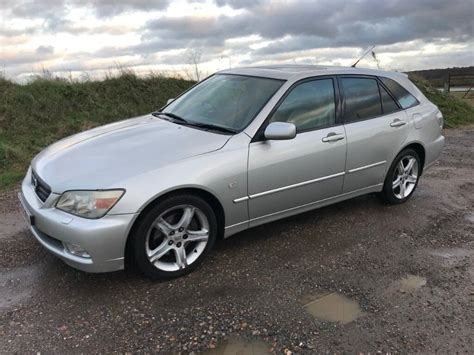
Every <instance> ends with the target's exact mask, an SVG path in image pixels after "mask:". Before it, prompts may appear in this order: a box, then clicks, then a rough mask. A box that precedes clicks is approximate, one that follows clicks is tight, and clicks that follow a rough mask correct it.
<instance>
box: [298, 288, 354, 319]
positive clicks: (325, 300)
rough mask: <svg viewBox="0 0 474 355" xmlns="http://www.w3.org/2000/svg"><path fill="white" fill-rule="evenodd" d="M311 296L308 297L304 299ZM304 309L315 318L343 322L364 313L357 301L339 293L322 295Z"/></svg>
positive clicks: (307, 298)
mask: <svg viewBox="0 0 474 355" xmlns="http://www.w3.org/2000/svg"><path fill="white" fill-rule="evenodd" d="M311 298H312V297H306V298H305V299H304V300H306V301H308V300H309V299H311ZM313 298H314V297H313ZM303 309H304V310H305V311H306V312H308V313H309V314H311V315H312V316H313V317H315V318H318V319H322V320H327V321H330V322H339V323H342V324H347V323H349V322H352V321H354V320H356V319H357V318H359V317H360V316H361V315H362V314H363V313H362V311H361V309H360V307H359V304H358V303H357V302H355V301H353V300H351V299H349V298H347V297H345V296H343V295H341V294H338V293H330V294H326V295H320V296H319V297H316V299H314V300H313V301H311V302H309V303H306V304H305V305H304V306H303Z"/></svg>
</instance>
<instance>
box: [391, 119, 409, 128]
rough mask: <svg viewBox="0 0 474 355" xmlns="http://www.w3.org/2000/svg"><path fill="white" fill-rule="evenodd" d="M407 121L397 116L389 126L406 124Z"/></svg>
mask: <svg viewBox="0 0 474 355" xmlns="http://www.w3.org/2000/svg"><path fill="white" fill-rule="evenodd" d="M406 124H407V123H406V122H405V121H401V120H399V119H398V118H397V119H396V120H393V122H392V123H390V127H401V126H404V125H406Z"/></svg>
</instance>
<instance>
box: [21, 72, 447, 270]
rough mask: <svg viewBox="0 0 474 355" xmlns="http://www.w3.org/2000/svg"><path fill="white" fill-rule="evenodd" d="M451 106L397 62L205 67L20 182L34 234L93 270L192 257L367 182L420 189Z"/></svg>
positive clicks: (388, 195)
mask: <svg viewBox="0 0 474 355" xmlns="http://www.w3.org/2000/svg"><path fill="white" fill-rule="evenodd" d="M442 128H443V116H442V114H441V112H440V111H439V110H438V108H437V107H436V106H435V105H434V104H432V103H431V102H430V101H428V100H427V98H426V97H425V96H424V95H423V94H422V93H421V92H420V90H418V89H417V88H416V86H415V85H413V84H412V83H411V82H410V81H409V80H408V78H407V76H406V75H404V74H401V73H393V72H384V71H375V70H368V69H355V68H343V67H323V66H262V67H251V68H239V69H229V70H224V71H221V72H218V73H216V74H214V75H211V76H210V77H208V78H207V79H205V80H204V81H202V82H200V83H198V84H197V85H195V86H194V87H192V88H191V89H189V90H188V91H186V92H185V93H183V94H182V95H181V96H179V97H178V98H176V99H174V100H169V102H168V104H167V105H166V106H165V107H163V108H162V109H161V110H160V111H157V112H153V113H151V114H148V115H145V116H141V117H137V118H133V119H129V120H125V121H121V122H117V123H113V124H109V125H107V126H103V127H99V128H95V129H92V130H90V131H87V132H83V133H79V134H77V135H74V136H72V137H69V138H66V139H63V140H61V141H59V142H57V143H55V144H53V145H51V146H50V147H48V148H46V149H45V150H44V151H42V152H41V153H40V154H39V155H38V156H36V157H35V158H34V159H33V161H32V163H31V167H30V169H29V170H28V172H27V175H26V177H25V179H24V181H23V183H22V188H21V193H20V194H19V198H20V202H21V205H22V211H23V212H24V215H25V217H26V218H27V221H28V223H29V224H30V229H31V231H32V233H33V235H34V236H35V237H36V239H37V240H38V241H39V242H40V243H41V244H42V245H43V246H44V247H45V248H46V249H48V250H49V251H50V252H52V253H53V254H55V255H57V256H59V257H60V258H61V259H62V260H64V261H65V262H66V263H67V264H69V265H71V266H73V267H75V268H77V269H80V270H84V271H88V272H107V271H114V270H120V269H123V268H124V265H125V260H126V259H127V262H128V261H131V262H133V263H135V264H136V265H137V266H138V267H139V269H141V270H142V271H143V272H144V273H145V274H146V275H148V276H150V277H152V278H171V277H176V276H181V275H183V274H186V273H188V272H190V271H191V270H193V269H194V268H196V267H197V266H198V264H199V263H200V262H201V261H202V260H203V259H204V258H205V257H206V255H208V254H209V252H210V250H211V249H212V247H213V245H214V243H215V241H216V240H217V239H218V238H226V237H229V236H231V235H233V234H235V233H238V232H240V231H243V230H245V229H248V228H252V227H255V226H257V225H260V224H263V223H267V222H271V221H275V220H277V219H280V218H284V217H288V216H291V215H294V214H297V213H301V212H305V211H308V210H311V209H314V208H318V207H321V206H325V205H328V204H332V203H336V202H339V201H342V200H346V199H349V198H352V197H355V196H360V195H363V194H368V193H374V192H376V193H379V194H380V195H381V196H382V198H383V199H384V200H385V201H386V202H387V203H390V204H399V203H403V202H405V201H406V200H408V199H409V198H410V196H411V195H412V194H413V192H414V190H415V188H416V186H417V183H418V180H419V178H420V176H421V174H422V172H423V170H425V169H426V168H428V166H430V165H431V164H432V163H433V162H434V161H435V160H436V159H437V158H438V157H439V155H440V153H441V151H442V149H443V145H444V137H443V136H442Z"/></svg>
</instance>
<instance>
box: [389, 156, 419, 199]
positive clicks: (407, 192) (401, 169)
mask: <svg viewBox="0 0 474 355" xmlns="http://www.w3.org/2000/svg"><path fill="white" fill-rule="evenodd" d="M420 173H421V163H420V157H419V156H418V153H417V152H416V151H414V150H413V149H405V150H403V151H402V152H400V153H399V154H398V155H397V157H396V158H395V160H394V161H393V163H392V165H391V166H390V169H389V170H388V173H387V177H386V178H385V183H384V187H383V190H382V193H381V196H382V198H383V200H384V201H385V202H387V203H389V204H392V205H395V204H400V203H403V202H405V201H407V200H408V199H409V198H410V196H411V195H412V194H413V192H414V191H415V189H416V186H417V185H418V179H419V177H420Z"/></svg>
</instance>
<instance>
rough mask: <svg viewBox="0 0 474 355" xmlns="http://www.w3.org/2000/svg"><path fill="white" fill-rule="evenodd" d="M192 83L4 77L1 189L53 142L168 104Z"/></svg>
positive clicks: (0, 92)
mask: <svg viewBox="0 0 474 355" xmlns="http://www.w3.org/2000/svg"><path fill="white" fill-rule="evenodd" d="M192 84H193V82H191V81H187V80H182V79H175V78H166V77H162V76H159V75H150V76H147V77H144V78H139V77H137V76H136V75H134V74H133V73H131V72H127V71H122V73H121V74H120V75H118V76H115V77H114V76H111V75H109V76H108V77H107V78H106V79H105V80H102V81H85V82H71V81H68V80H64V79H44V78H37V79H36V80H33V81H31V82H30V83H28V84H26V85H19V84H15V83H12V82H10V81H8V80H5V79H1V78H0V190H1V189H4V188H6V187H9V186H12V184H15V183H16V182H18V181H19V179H20V178H21V176H22V175H23V174H24V172H25V169H26V168H27V166H28V164H29V162H30V160H31V158H32V157H33V156H34V155H35V154H36V153H38V152H39V151H40V150H41V149H43V148H44V147H45V146H47V145H49V144H51V143H52V142H54V141H56V140H58V139H60V138H62V137H65V136H68V135H71V134H73V133H76V132H79V131H83V130H86V129H89V128H93V127H95V126H99V125H103V124H106V123H109V122H113V121H116V120H120V119H125V118H129V117H134V116H138V115H141V114H144V113H147V112H151V111H153V110H156V109H158V108H160V107H161V106H163V105H164V104H165V103H166V100H167V99H169V98H171V97H175V96H176V95H178V94H179V93H181V92H182V91H184V90H186V89H187V88H188V87H189V86H191V85H192Z"/></svg>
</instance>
